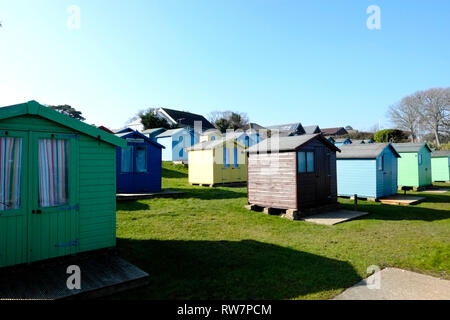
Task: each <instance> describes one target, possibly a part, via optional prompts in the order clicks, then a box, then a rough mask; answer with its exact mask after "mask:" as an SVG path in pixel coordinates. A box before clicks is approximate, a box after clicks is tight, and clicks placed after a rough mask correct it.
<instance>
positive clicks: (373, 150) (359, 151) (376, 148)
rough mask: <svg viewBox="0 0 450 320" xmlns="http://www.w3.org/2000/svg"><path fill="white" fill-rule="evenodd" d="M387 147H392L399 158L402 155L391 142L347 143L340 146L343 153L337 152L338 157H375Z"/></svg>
mask: <svg viewBox="0 0 450 320" xmlns="http://www.w3.org/2000/svg"><path fill="white" fill-rule="evenodd" d="M387 147H389V148H391V150H392V152H393V153H394V155H395V156H396V157H397V158H400V155H399V154H398V152H397V151H396V150H395V148H393V147H392V144H390V143H368V144H347V145H343V146H340V147H339V148H340V149H341V153H338V154H336V158H337V159H375V158H377V157H378V156H379V155H380V153H381V152H382V151H383V150H384V149H386V148H387Z"/></svg>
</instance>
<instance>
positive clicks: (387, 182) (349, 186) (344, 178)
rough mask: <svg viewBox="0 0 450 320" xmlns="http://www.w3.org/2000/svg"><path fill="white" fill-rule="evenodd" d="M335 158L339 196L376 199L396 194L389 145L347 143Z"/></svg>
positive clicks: (393, 157) (393, 154) (392, 150)
mask: <svg viewBox="0 0 450 320" xmlns="http://www.w3.org/2000/svg"><path fill="white" fill-rule="evenodd" d="M340 149H341V152H340V153H338V154H337V155H336V158H337V191H338V195H339V196H348V197H352V196H354V195H355V194H357V195H358V197H362V198H369V199H373V200H375V199H378V198H381V197H386V196H390V195H393V194H397V159H398V158H400V155H399V154H398V152H397V151H396V150H395V148H394V147H393V146H392V144H390V143H370V144H350V145H344V146H341V147H340Z"/></svg>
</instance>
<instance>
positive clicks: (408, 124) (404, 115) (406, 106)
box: [388, 95, 421, 142]
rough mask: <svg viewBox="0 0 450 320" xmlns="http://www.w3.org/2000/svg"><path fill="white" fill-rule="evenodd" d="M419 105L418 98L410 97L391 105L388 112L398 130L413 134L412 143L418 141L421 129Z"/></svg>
mask: <svg viewBox="0 0 450 320" xmlns="http://www.w3.org/2000/svg"><path fill="white" fill-rule="evenodd" d="M419 105H420V102H419V100H418V99H417V97H416V96H415V95H410V96H407V97H404V98H403V99H402V100H400V101H399V102H397V103H396V104H394V105H391V106H390V107H389V111H388V117H389V118H390V120H391V122H392V123H393V124H395V125H396V127H397V128H398V129H401V130H407V131H409V132H410V133H411V140H412V142H414V141H415V140H416V138H417V135H418V133H419V128H420V119H421V116H420V112H419Z"/></svg>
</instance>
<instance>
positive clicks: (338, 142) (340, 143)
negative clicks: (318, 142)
mask: <svg viewBox="0 0 450 320" xmlns="http://www.w3.org/2000/svg"><path fill="white" fill-rule="evenodd" d="M333 140H334V145H335V146H336V147H341V146H343V145H346V144H352V140H350V138H345V139H333Z"/></svg>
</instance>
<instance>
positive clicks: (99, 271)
mask: <svg viewBox="0 0 450 320" xmlns="http://www.w3.org/2000/svg"><path fill="white" fill-rule="evenodd" d="M71 265H76V266H79V267H80V271H81V272H80V273H81V277H80V279H81V289H79V290H78V289H73V290H69V289H68V288H67V281H68V278H69V277H70V276H71V274H68V273H67V268H68V267H69V266H71ZM148 281H149V276H148V274H147V273H146V272H144V271H142V270H141V269H139V268H137V267H136V266H134V265H132V264H130V263H128V262H127V261H125V260H123V259H122V258H120V257H118V256H117V255H116V254H114V252H95V253H90V254H86V255H79V256H72V257H65V258H59V259H54V260H48V261H43V262H39V263H35V264H31V265H21V266H15V267H8V268H4V269H0V300H57V299H94V298H100V297H104V296H106V295H111V294H114V293H117V292H121V291H124V290H129V289H132V288H136V287H140V286H144V285H147V284H148Z"/></svg>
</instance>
